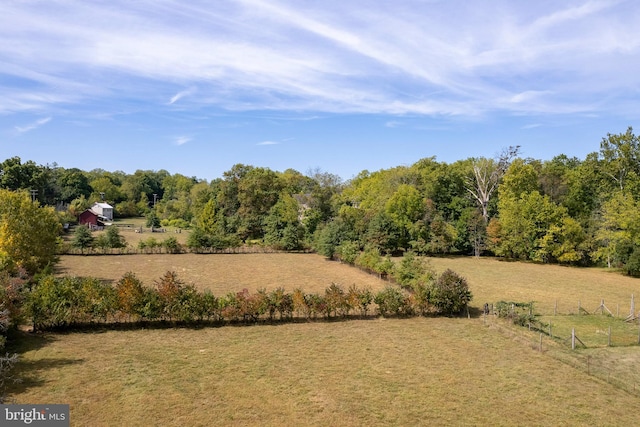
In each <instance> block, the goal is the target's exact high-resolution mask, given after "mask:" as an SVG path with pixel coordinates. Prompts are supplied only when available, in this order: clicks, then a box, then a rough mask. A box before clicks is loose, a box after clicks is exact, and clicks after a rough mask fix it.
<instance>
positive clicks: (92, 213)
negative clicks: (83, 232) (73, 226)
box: [78, 203, 113, 228]
mask: <svg viewBox="0 0 640 427" xmlns="http://www.w3.org/2000/svg"><path fill="white" fill-rule="evenodd" d="M112 221H113V206H111V205H110V204H108V203H94V204H93V206H91V208H90V209H87V210H86V211H84V212H82V213H81V214H80V215H79V216H78V223H79V224H80V225H87V226H88V227H90V228H98V227H104V226H105V225H109V224H110V223H111V222H112Z"/></svg>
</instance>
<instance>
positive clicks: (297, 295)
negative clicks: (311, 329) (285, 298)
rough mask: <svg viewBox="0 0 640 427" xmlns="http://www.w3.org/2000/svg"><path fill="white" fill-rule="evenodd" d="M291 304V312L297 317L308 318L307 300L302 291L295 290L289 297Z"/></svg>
mask: <svg viewBox="0 0 640 427" xmlns="http://www.w3.org/2000/svg"><path fill="white" fill-rule="evenodd" d="M291 298H292V303H293V311H294V312H295V313H296V315H297V316H299V317H302V316H303V315H304V316H305V317H306V318H309V316H310V315H311V312H310V309H309V305H307V298H306V295H305V294H304V292H303V291H302V289H300V288H296V289H294V291H293V294H292V296H291Z"/></svg>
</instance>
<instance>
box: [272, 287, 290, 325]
mask: <svg viewBox="0 0 640 427" xmlns="http://www.w3.org/2000/svg"><path fill="white" fill-rule="evenodd" d="M268 301H269V303H268V306H269V315H270V317H271V318H273V313H274V311H277V312H278V313H279V314H280V319H284V318H285V317H291V315H292V314H293V295H291V294H288V293H286V292H285V290H284V288H282V287H279V288H276V289H274V290H273V291H271V292H270V293H269V296H268ZM272 310H273V311H272Z"/></svg>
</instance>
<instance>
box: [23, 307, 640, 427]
mask: <svg viewBox="0 0 640 427" xmlns="http://www.w3.org/2000/svg"><path fill="white" fill-rule="evenodd" d="M21 342H22V343H23V344H22V348H21V349H20V350H21V352H22V355H23V361H22V362H21V363H20V369H21V370H22V371H23V372H24V375H26V376H27V379H26V381H25V382H24V383H23V384H22V385H21V386H20V388H18V389H16V391H15V394H14V395H13V397H14V398H15V399H16V400H17V401H18V402H29V403H39V402H41V403H51V402H59V403H70V404H71V417H72V418H71V419H72V424H73V425H87V426H100V425H105V426H113V425H128V426H148V425H176V426H177V425H180V426H186V425H189V426H208V425H267V426H269V425H300V426H303V425H309V426H316V425H336V426H337V425H340V426H373V425H398V426H409V425H541V426H542V425H545V426H547V425H589V426H594V425H624V424H630V423H634V422H635V421H637V415H636V414H635V411H632V410H631V408H633V407H635V406H636V405H637V403H638V398H637V397H634V396H632V395H631V394H628V393H625V392H623V391H622V390H620V389H618V388H616V387H613V386H612V385H610V384H607V383H606V382H604V381H601V380H599V379H597V378H596V377H593V376H589V375H587V374H586V373H584V372H582V371H580V370H578V369H574V368H572V367H570V366H568V365H566V364H562V363H558V362H557V361H555V360H554V359H551V358H549V357H547V356H545V355H544V354H541V353H538V352H535V351H533V350H531V349H527V348H522V346H521V345H520V344H519V343H517V342H514V341H512V340H511V339H509V338H508V337H506V336H505V335H503V334H499V333H496V332H495V331H494V330H492V329H490V328H486V327H483V326H482V324H481V323H480V322H478V321H477V320H468V319H443V318H435V319H425V318H414V319H387V320H369V321H351V322H336V323H310V324H285V325H277V326H249V327H226V328H208V329H202V330H189V329H168V330H138V331H128V332H123V331H107V332H96V333H71V334H65V335H59V334H58V335H56V334H47V335H43V336H28V337H25V338H24V339H22V340H21Z"/></svg>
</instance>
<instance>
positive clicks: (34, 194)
mask: <svg viewBox="0 0 640 427" xmlns="http://www.w3.org/2000/svg"><path fill="white" fill-rule="evenodd" d="M37 195H38V190H31V201H32V202H35V201H36V196H37Z"/></svg>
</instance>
